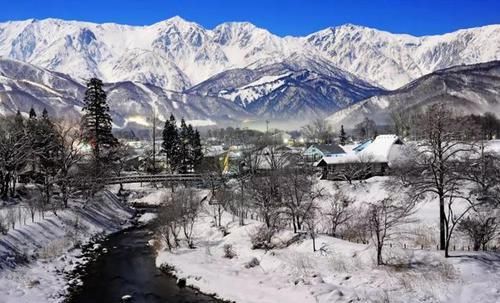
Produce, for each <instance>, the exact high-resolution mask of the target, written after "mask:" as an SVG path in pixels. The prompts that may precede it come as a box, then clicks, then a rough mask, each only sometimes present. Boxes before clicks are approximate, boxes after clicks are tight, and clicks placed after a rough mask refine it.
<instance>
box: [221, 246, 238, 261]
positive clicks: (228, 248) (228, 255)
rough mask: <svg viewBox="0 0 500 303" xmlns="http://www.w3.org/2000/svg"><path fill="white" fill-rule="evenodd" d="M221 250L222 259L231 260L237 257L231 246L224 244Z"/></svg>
mask: <svg viewBox="0 0 500 303" xmlns="http://www.w3.org/2000/svg"><path fill="white" fill-rule="evenodd" d="M222 249H223V250H224V258H227V259H232V258H234V257H236V256H237V255H236V252H235V251H234V249H233V245H231V244H224V247H223V248H222Z"/></svg>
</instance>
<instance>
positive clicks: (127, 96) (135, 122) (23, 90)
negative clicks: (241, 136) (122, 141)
mask: <svg viewBox="0 0 500 303" xmlns="http://www.w3.org/2000/svg"><path fill="white" fill-rule="evenodd" d="M104 89H105V91H106V92H107V93H108V103H109V104H110V109H111V114H112V116H113V122H114V124H115V125H116V126H117V127H125V126H146V125H147V124H148V123H149V122H148V117H152V115H153V109H154V110H155V111H156V113H157V114H158V118H159V119H160V120H165V119H166V118H167V115H170V114H171V113H173V114H174V115H176V116H177V117H185V118H186V119H187V120H198V121H200V123H201V122H203V121H207V122H208V121H218V122H225V121H230V122H232V121H238V120H239V119H244V118H246V117H249V116H251V114H249V113H248V112H246V111H245V110H244V109H242V108H241V107H239V106H237V105H236V104H234V103H233V102H230V101H227V100H224V99H220V98H216V97H203V98H202V97H200V96H197V95H188V94H184V93H178V92H173V91H168V90H165V89H163V88H160V87H158V86H154V85H152V84H142V83H138V82H131V81H125V82H116V83H107V84H105V86H104ZM84 92H85V86H84V84H82V83H80V82H78V81H76V80H74V79H72V78H70V77H69V76H67V75H64V74H60V73H56V72H51V71H49V70H46V69H43V68H39V67H36V66H34V65H31V64H27V63H23V62H20V61H17V60H10V59H0V115H8V114H14V113H15V112H16V111H17V110H18V109H19V110H20V111H21V112H24V113H27V112H29V110H30V108H31V107H32V106H33V107H34V108H35V109H36V110H37V111H38V112H40V111H41V110H43V108H46V109H47V110H48V111H49V113H50V114H51V115H54V116H58V117H65V118H74V119H78V118H79V117H80V116H81V108H82V106H83V101H82V100H83V96H84ZM211 123H213V122H211Z"/></svg>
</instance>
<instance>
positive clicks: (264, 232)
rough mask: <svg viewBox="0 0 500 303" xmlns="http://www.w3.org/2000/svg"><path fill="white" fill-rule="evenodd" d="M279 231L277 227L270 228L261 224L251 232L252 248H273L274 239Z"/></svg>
mask: <svg viewBox="0 0 500 303" xmlns="http://www.w3.org/2000/svg"><path fill="white" fill-rule="evenodd" d="M277 232H278V229H277V228H268V227H267V226H266V225H261V226H260V227H259V228H257V229H255V230H254V231H253V232H252V233H251V234H250V242H251V243H252V249H266V250H268V249H273V248H274V244H273V243H272V239H273V237H274V235H275V234H276V233H277Z"/></svg>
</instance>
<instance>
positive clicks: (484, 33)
mask: <svg viewBox="0 0 500 303" xmlns="http://www.w3.org/2000/svg"><path fill="white" fill-rule="evenodd" d="M485 42H488V43H485ZM499 49H500V25H489V26H483V27H476V28H471V29H462V30H457V31H454V32H452V33H447V34H443V35H427V36H421V37H417V36H412V35H408V34H392V33H390V32H387V31H381V30H377V29H373V28H369V27H365V26H359V25H352V24H345V25H339V26H335V27H328V28H326V29H323V30H319V31H317V32H314V33H311V34H309V35H305V36H284V37H280V36H278V35H275V34H273V33H271V32H270V31H268V30H267V29H263V28H259V27H257V26H255V25H253V24H252V23H249V22H224V23H221V24H219V25H217V26H214V27H213V28H212V29H207V28H204V27H203V26H201V25H199V24H197V23H195V22H191V21H186V20H184V19H182V18H181V17H178V16H176V17H173V18H170V19H167V20H164V21H159V22H156V23H154V24H151V25H143V26H132V25H123V24H118V23H112V22H107V23H103V24H99V23H93V22H80V21H75V20H68V21H67V20H61V19H55V18H48V19H42V20H36V19H29V20H21V21H11V22H3V23H0V56H4V57H8V58H13V59H19V60H22V61H26V62H29V63H32V64H34V65H38V66H41V67H45V68H48V69H50V70H54V71H60V72H63V73H67V74H71V75H72V76H74V77H76V78H81V79H86V78H88V77H90V76H98V77H100V78H103V79H104V80H105V81H107V82H117V81H122V80H124V78H123V76H121V75H127V76H130V77H131V78H132V79H139V80H146V81H150V80H151V79H153V83H152V84H160V85H163V86H164V88H168V89H174V90H184V89H187V88H189V87H191V86H192V85H195V84H198V83H200V82H202V81H204V80H206V79H208V78H209V77H211V76H213V75H215V74H217V73H219V72H222V71H225V70H227V69H232V68H242V67H245V66H247V65H250V64H252V63H254V62H256V61H259V60H262V59H267V60H269V61H273V60H276V61H280V60H283V59H285V58H287V57H288V56H290V55H292V54H294V53H301V54H308V55H311V56H315V57H317V58H318V60H327V61H329V62H330V63H332V64H334V65H335V66H337V67H338V68H340V69H343V70H345V71H348V72H350V73H352V74H354V75H356V76H357V77H359V78H361V79H364V80H366V81H369V82H370V83H372V84H375V85H377V86H381V87H384V88H388V89H395V88H398V87H400V86H402V85H404V84H406V83H408V82H409V81H411V80H414V79H416V78H418V77H420V76H422V75H424V74H426V73H430V72H432V71H435V70H437V69H441V68H446V67H449V66H454V65H459V64H463V63H465V64H473V63H479V62H486V61H492V60H495V59H500V54H499V53H500V51H499ZM141 50H143V51H149V52H152V53H154V54H155V55H158V56H157V58H156V59H154V58H151V59H150V61H151V62H148V61H147V60H145V61H144V62H143V63H142V64H141V66H140V67H141V68H139V69H138V70H137V71H136V68H135V67H136V66H135V65H134V64H129V66H125V67H124V66H123V64H122V66H121V67H122V70H120V73H117V72H116V68H117V66H118V65H119V63H120V62H122V63H123V62H124V61H126V59H127V56H128V53H129V52H134V53H137V52H140V51H141ZM158 60H160V61H161V62H163V64H165V66H169V67H171V68H170V69H169V70H163V71H161V72H160V71H154V67H155V63H157V62H158ZM150 69H153V71H154V73H153V74H154V77H152V76H151V75H149V76H148V71H149V70H150ZM180 71H181V72H180ZM154 81H157V82H154ZM148 83H150V82H148Z"/></svg>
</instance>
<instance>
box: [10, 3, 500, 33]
mask: <svg viewBox="0 0 500 303" xmlns="http://www.w3.org/2000/svg"><path fill="white" fill-rule="evenodd" d="M0 1H1V4H0V21H7V20H21V19H29V18H37V19H43V18H48V17H53V18H62V19H70V20H84V21H92V22H116V23H123V24H134V25H146V24H152V23H154V22H158V21H161V20H165V19H168V18H169V17H172V16H176V15H179V16H181V17H183V18H184V19H187V20H190V21H194V22H197V23H200V24H201V25H203V26H204V27H207V28H212V27H214V26H215V25H217V24H219V23H222V22H225V21H249V22H252V23H254V24H256V25H257V26H260V27H264V28H267V29H268V30H270V31H271V32H273V33H275V34H277V35H280V36H284V35H304V34H309V33H311V32H314V31H317V30H320V29H323V28H326V27H328V26H335V25H340V24H344V23H353V24H358V25H364V26H369V27H374V28H378V29H383V30H387V31H391V32H397V33H410V34H413V35H428V34H440V33H445V32H450V31H453V30H456V29H460V28H467V27H475V26H481V25H487V24H499V23H500V0H434V1H431V0H406V1H405V0H371V1H370V0H288V1H286V0H247V1H240V0H198V1H197V0H177V1H172V0H79V1H77V0H0Z"/></svg>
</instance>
